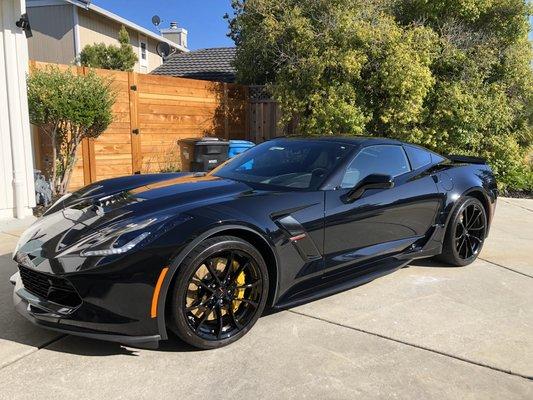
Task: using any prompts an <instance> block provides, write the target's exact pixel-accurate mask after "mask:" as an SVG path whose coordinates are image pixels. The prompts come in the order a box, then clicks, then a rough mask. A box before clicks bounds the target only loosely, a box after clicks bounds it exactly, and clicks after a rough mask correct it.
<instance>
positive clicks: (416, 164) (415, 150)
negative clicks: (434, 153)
mask: <svg viewBox="0 0 533 400" xmlns="http://www.w3.org/2000/svg"><path fill="white" fill-rule="evenodd" d="M405 151H406V152H407V156H408V157H409V161H411V167H412V168H413V169H414V170H416V169H419V168H422V167H425V166H426V165H429V164H431V153H430V152H429V151H426V150H424V149H421V148H419V147H414V146H405Z"/></svg>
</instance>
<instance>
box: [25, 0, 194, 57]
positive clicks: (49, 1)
mask: <svg viewBox="0 0 533 400" xmlns="http://www.w3.org/2000/svg"><path fill="white" fill-rule="evenodd" d="M65 3H70V4H73V5H75V6H76V7H80V8H84V9H85V10H90V11H94V12H96V13H98V14H101V15H103V16H105V17H107V18H109V19H112V20H114V21H116V22H118V23H119V24H122V25H124V26H125V27H127V28H130V29H133V30H135V31H138V32H141V33H142V34H143V35H145V36H147V37H150V38H152V39H155V40H157V41H159V42H166V43H168V44H169V45H170V46H171V47H174V48H176V49H178V50H180V51H182V52H188V51H189V49H187V48H186V47H183V46H180V45H179V44H177V43H175V42H173V41H172V40H169V39H167V38H164V37H163V36H161V35H158V34H157V33H154V32H152V31H151V30H149V29H146V28H144V27H142V26H140V25H137V24H136V23H134V22H131V21H129V20H127V19H125V18H122V17H121V16H119V15H117V14H114V13H112V12H111V11H107V10H105V9H103V8H102V7H98V6H97V5H95V4H92V2H91V0H28V1H27V2H26V7H42V6H50V5H61V4H65Z"/></svg>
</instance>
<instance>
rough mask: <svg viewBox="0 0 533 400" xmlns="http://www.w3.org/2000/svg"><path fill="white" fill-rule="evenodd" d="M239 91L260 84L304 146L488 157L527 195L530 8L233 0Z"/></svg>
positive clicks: (465, 0) (391, 0)
mask: <svg viewBox="0 0 533 400" xmlns="http://www.w3.org/2000/svg"><path fill="white" fill-rule="evenodd" d="M233 8H234V11H235V12H234V15H233V16H232V17H231V18H229V17H228V19H229V23H230V30H231V33H230V36H231V37H232V38H233V39H234V40H235V43H236V45H237V56H236V61H235V66H236V68H237V75H238V79H239V81H240V82H242V83H246V84H265V85H267V86H268V88H269V89H270V92H271V93H272V94H273V96H274V98H275V99H276V100H277V101H278V102H279V103H280V106H281V109H282V111H283V115H284V119H283V120H282V122H288V121H289V120H291V119H292V118H293V117H297V119H298V121H299V130H300V133H301V134H310V135H330V134H348V135H360V134H364V135H377V136H387V137H392V138H397V139H401V140H406V141H409V142H413V143H417V144H421V145H424V146H426V147H429V148H430V149H432V150H435V151H438V152H441V153H444V154H446V153H460V154H469V155H477V156H479V155H483V156H485V157H486V158H487V159H488V161H489V163H490V164H491V166H492V168H493V169H494V172H495V174H496V176H497V178H498V180H499V182H500V187H501V188H502V189H504V188H506V187H509V188H513V189H517V188H521V189H527V188H529V189H530V190H531V189H533V188H532V187H531V179H530V178H528V176H529V177H530V176H531V166H530V165H529V164H527V163H526V162H525V161H524V160H525V159H526V157H527V154H528V152H529V150H530V149H531V145H532V143H533V124H532V122H533V73H532V69H531V65H530V62H531V54H532V53H531V45H530V43H529V42H528V38H527V34H528V29H529V22H528V15H529V14H530V12H531V10H530V7H529V6H528V5H527V3H526V1H525V0H492V1H482V0H479V1H478V0H444V1H443V0H373V1H363V0H246V1H240V0H234V1H233Z"/></svg>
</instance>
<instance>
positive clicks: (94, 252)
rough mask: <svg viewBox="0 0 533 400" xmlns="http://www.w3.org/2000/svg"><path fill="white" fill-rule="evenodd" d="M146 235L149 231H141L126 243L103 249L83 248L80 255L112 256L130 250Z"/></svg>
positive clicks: (148, 234)
mask: <svg viewBox="0 0 533 400" xmlns="http://www.w3.org/2000/svg"><path fill="white" fill-rule="evenodd" d="M148 236H150V232H143V233H141V234H140V235H139V236H137V237H135V238H134V239H133V240H130V241H129V242H128V243H126V244H125V245H123V246H120V247H112V248H109V249H104V250H85V251H82V252H81V255H82V256H84V257H91V256H113V255H116V254H122V253H126V252H127V251H130V250H131V249H133V248H134V247H135V246H137V245H138V244H139V243H141V242H142V241H143V240H144V239H146V238H147V237H148Z"/></svg>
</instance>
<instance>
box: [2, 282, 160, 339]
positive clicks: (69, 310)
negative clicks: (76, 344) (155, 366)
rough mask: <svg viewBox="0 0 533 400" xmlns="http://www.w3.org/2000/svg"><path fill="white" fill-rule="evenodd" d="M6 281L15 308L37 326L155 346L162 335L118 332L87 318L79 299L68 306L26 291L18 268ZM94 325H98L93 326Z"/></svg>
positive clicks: (79, 334)
mask: <svg viewBox="0 0 533 400" xmlns="http://www.w3.org/2000/svg"><path fill="white" fill-rule="evenodd" d="M10 281H11V283H13V284H14V286H15V287H14V290H13V303H14V305H15V309H16V310H17V312H18V313H19V314H21V315H22V316H23V317H25V318H26V319H28V320H29V321H30V322H32V323H33V324H35V325H37V326H40V327H43V328H46V329H50V330H54V331H57V332H61V333H66V334H70V335H75V336H83V337H87V338H92V339H99V340H106V341H112V342H119V343H122V344H129V345H137V346H142V347H147V348H157V347H158V345H159V341H160V340H162V339H163V338H162V337H161V335H160V334H151V335H128V334H125V333H122V332H119V333H117V332H113V330H114V329H113V327H114V326H116V324H106V323H103V322H102V321H95V320H90V318H87V316H88V315H90V314H92V313H90V312H87V311H88V310H87V308H88V307H87V306H86V305H84V304H83V303H82V304H81V305H79V306H77V307H68V306H64V305H60V304H56V303H53V302H50V301H47V300H45V299H43V298H40V297H39V296H36V295H34V294H33V293H31V292H29V291H28V290H26V289H25V288H24V285H23V284H22V279H21V277H20V273H19V272H17V273H16V274H15V275H13V276H12V277H11V278H10ZM132 323H134V322H132ZM95 327H101V328H102V329H95ZM128 329H129V328H128V324H122V325H121V326H120V330H122V331H123V330H128ZM117 330H118V329H117ZM134 330H136V329H134Z"/></svg>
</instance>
